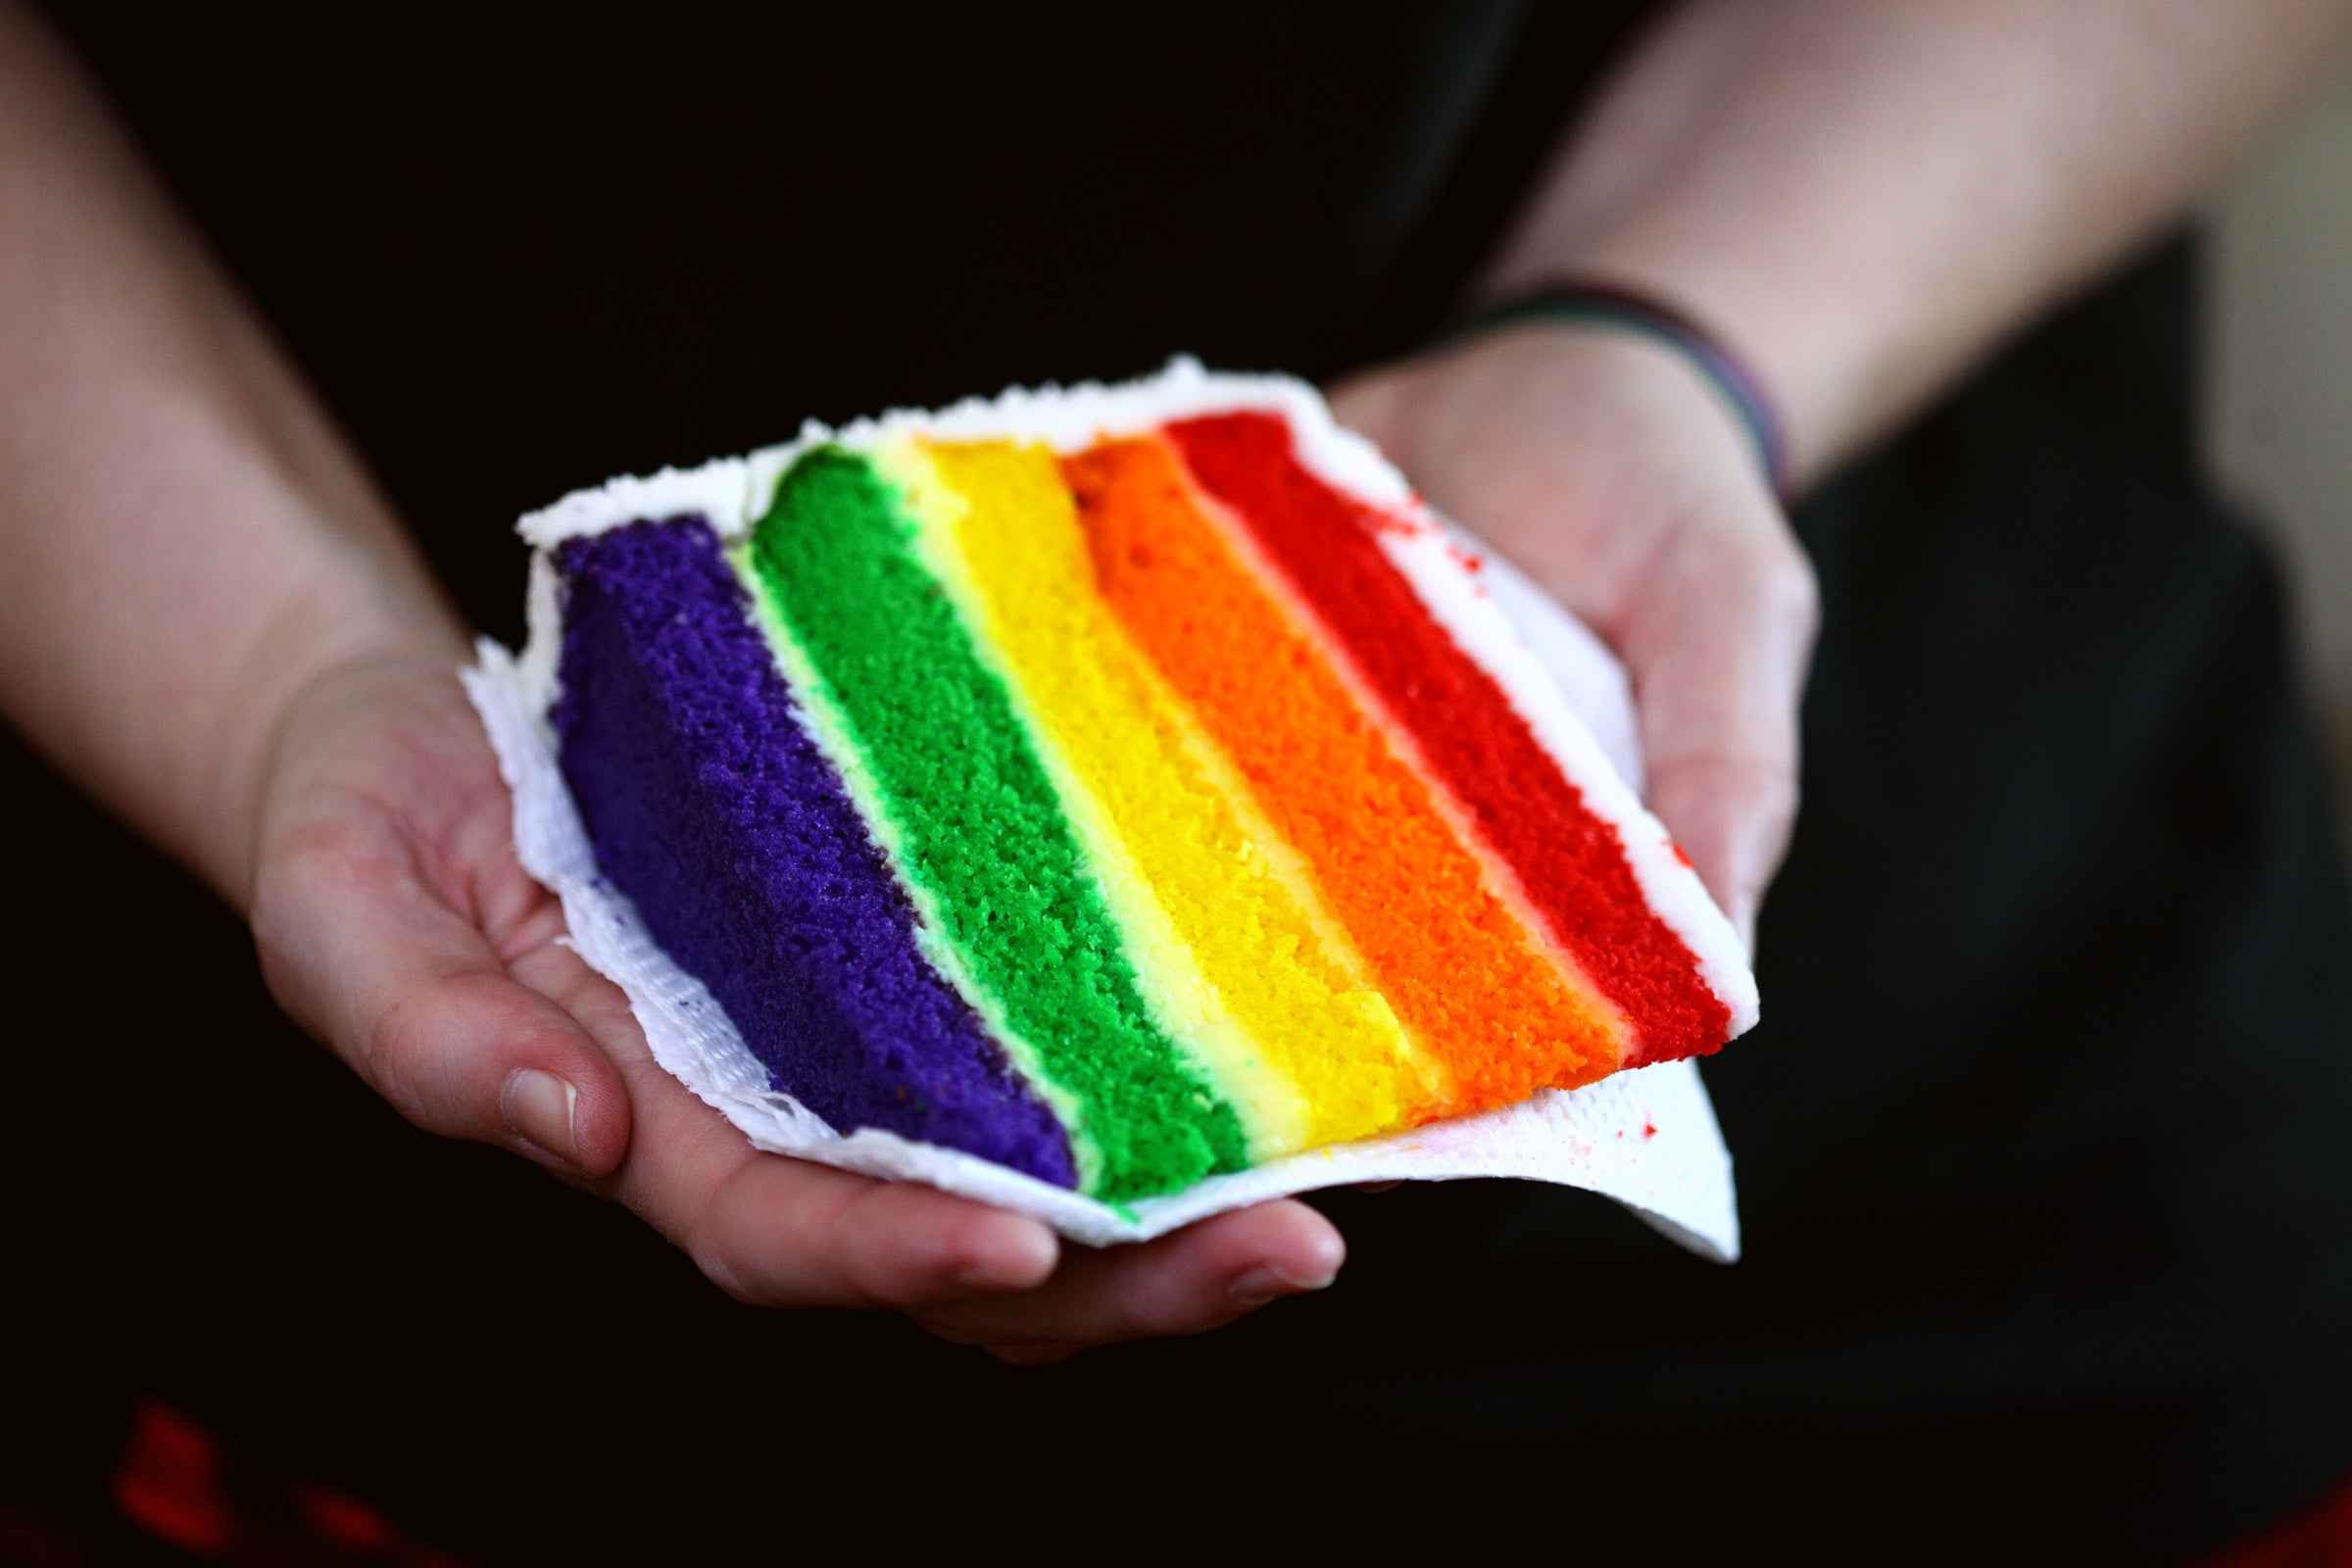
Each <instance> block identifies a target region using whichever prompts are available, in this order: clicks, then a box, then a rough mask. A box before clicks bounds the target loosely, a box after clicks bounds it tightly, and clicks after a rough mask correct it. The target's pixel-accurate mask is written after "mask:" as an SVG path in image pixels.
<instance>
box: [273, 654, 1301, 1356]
mask: <svg viewBox="0 0 2352 1568" xmlns="http://www.w3.org/2000/svg"><path fill="white" fill-rule="evenodd" d="M457 659H458V656H457V653H456V645H455V643H454V641H453V642H450V643H448V644H435V645H431V646H428V647H427V648H424V649H422V650H419V651H418V652H417V653H415V654H409V655H402V656H399V657H388V658H384V659H380V660H374V661H368V662H357V663H350V664H345V665H343V666H341V667H339V668H337V669H335V670H332V671H330V672H328V673H327V674H325V675H324V676H322V677H320V678H319V679H318V680H316V681H313V682H312V683H310V684H309V685H308V686H307V687H306V688H305V690H304V691H303V692H302V694H301V695H300V696H299V697H298V698H297V699H296V700H295V701H294V702H293V703H292V704H291V706H290V707H289V708H288V710H287V711H286V712H285V714H284V717H283V719H282V721H281V722H280V723H279V724H278V725H277V726H276V732H275V739H274V744H273V745H272V747H271V750H270V756H269V758H268V759H267V760H266V763H265V764H264V766H263V767H262V769H261V776H262V779H263V784H262V787H261V790H260V793H259V804H258V807H257V813H256V824H255V832H254V840H255V845H256V848H255V851H254V862H255V863H254V871H253V877H252V881H251V884H250V885H251V887H252V889H253V896H252V921H253V930H254V935H255V939H256V942H257V944H258V946H259V948H260V951H261V955H262V962H263V968H264V972H265V974H266V976H267V978H268V980H269V983H270V991H271V993H272V994H273V995H274V996H275V997H276V998H277V1000H278V1001H279V1003H280V1004H281V1005H284V1007H285V1008H286V1010H287V1011H288V1012H289V1013H291V1014H292V1015H293V1016H294V1017H295V1019H296V1020H297V1021H299V1022H301V1023H302V1024H303V1025H305V1026H306V1027H307V1028H309V1029H310V1030H311V1031H312V1032H313V1033H314V1034H316V1035H317V1036H318V1037H319V1039H321V1040H323V1041H325V1042H326V1043H327V1044H328V1045H329V1046H330V1047H331V1048H332V1049H333V1050H334V1051H335V1052H336V1053H337V1054H339V1055H341V1056H342V1057H343V1059H344V1060H345V1061H347V1062H348V1063H349V1064H350V1065H351V1066H352V1068H353V1069H354V1070H355V1071H357V1072H358V1073H360V1075H361V1076H362V1077H364V1078H365V1079H367V1080H368V1083H370V1084H371V1085H373V1086H374V1087H375V1089H376V1090H377V1091H378V1092H379V1093H381V1094H382V1095H383V1096H384V1098H385V1099H387V1100H389V1101H390V1102H391V1103H393V1104H394V1105H395V1106H397V1107H399V1109H400V1110H401V1112H402V1113H403V1114H405V1115H406V1116H408V1118H409V1119H410V1120H411V1121H414V1122H415V1123H417V1125H418V1126H420V1127H423V1128H425V1129H426V1130H427V1131H430V1132H435V1133H439V1134H441V1135H443V1136H445V1137H452V1138H466V1139H473V1140H478V1141H480V1142H484V1143H492V1144H499V1145H502V1146H504V1147H506V1148H509V1149H512V1150H514V1151H515V1152H517V1153H520V1154H522V1155H524V1156H526V1157H528V1158H531V1159H534V1160H536V1161H538V1162H539V1163H541V1164H543V1165H545V1166H547V1167H549V1168H550V1169H552V1170H554V1171H555V1172H556V1173H557V1174H559V1175H561V1176H563V1177H564V1178H565V1179H567V1180H570V1181H572V1182H575V1183H577V1184H580V1185H584V1186H587V1187H589V1188H591V1189H593V1190H594V1191H596V1192H599V1193H601V1194H603V1195H605V1196H607V1197H610V1198H613V1199H616V1200H618V1201H621V1202H623V1203H626V1204H627V1205H628V1206H629V1207H630V1208H631V1209H633V1210H634V1211H635V1212H636V1213H637V1214H639V1215H640V1216H642V1217H643V1218H644V1219H645V1220H646V1221H647V1222H648V1223H650V1224H652V1225H653V1226H654V1227H655V1228H656V1229H658V1230H660V1231H661V1232H662V1234H663V1235H664V1236H667V1237H668V1238H669V1239H670V1240H671V1241H673V1242H675V1243H676V1244H677V1245H678V1246H679V1247H681V1248H683V1249H684V1250H686V1251H687V1252H688V1253H689V1254H690V1255H692V1256H693V1258H694V1259H695V1261H696V1262H697V1263H698V1264H700V1265H701V1267H702V1269H703V1272H704V1273H705V1274H707V1275H708V1276H709V1277H710V1278H711V1280H712V1281H713V1282H714V1283H715V1284H717V1285H718V1286H719V1287H720V1288H721V1289H723V1290H725V1291H726V1292H727V1293H728V1294H729V1295H731V1296H734V1297H735V1298H737V1299H741V1300H744V1301H749V1302H753V1303H756V1304H760V1305H768V1306H787V1307H791V1306H834V1307H841V1306H852V1307H886V1308H897V1309H900V1310H903V1311H907V1312H910V1313H912V1314H914V1315H915V1316H916V1317H917V1318H918V1319H919V1320H920V1321H922V1322H923V1323H925V1324H926V1325H927V1326H929V1327H930V1328H932V1329H933V1330H934V1331H935V1332H937V1333H939V1334H941V1335H943V1336H945V1337H947V1338H950V1339H954V1340H957V1341H960V1342H963V1343H968V1344H975V1345H981V1346H984V1347H986V1348H988V1349H990V1350H991V1351H992V1352H993V1353H995V1354H997V1355H999V1356H1001V1357H1003V1358H1005V1359H1007V1360H1013V1361H1043V1360H1052V1359H1056V1358H1058V1357H1060V1356H1063V1355H1067V1354H1070V1353H1072V1352H1074V1351H1076V1350H1078V1349H1082V1348H1086V1347H1088V1346H1092V1345H1099V1344H1103V1343H1107V1342H1110V1341H1116V1340H1127V1339H1138V1338H1146V1337H1153V1336H1163V1335H1175V1334H1195V1333H1200V1332H1201V1331H1203V1330H1207V1329H1212V1328H1216V1327H1218V1326H1219V1325H1221V1324H1224V1323H1227V1322H1230V1321H1231V1320H1232V1319H1234V1318H1237V1317H1239V1316H1241V1315H1243V1314H1244V1313H1246V1312H1248V1311H1250V1310H1251V1309H1253V1308H1255V1307H1257V1306H1260V1305H1263V1304H1265V1303H1266V1302H1268V1301H1271V1300H1274V1299H1277V1298H1279V1297H1282V1296H1286V1295H1291V1294H1294V1293H1296V1292H1299V1291H1303V1290H1313V1289H1317V1288H1320V1287H1321V1286H1323V1285H1325V1284H1328V1283H1329V1282H1330V1281H1331V1279H1332V1277H1333V1276H1334V1275H1335V1274H1336V1273H1337V1272H1338V1269H1339V1266H1340V1263H1341V1260H1342V1258H1343V1256H1344V1253H1345V1249H1344V1248H1343V1246H1342V1244H1341V1241H1340V1237H1339V1233H1338V1232H1337V1231H1336V1230H1334V1229H1333V1228H1332V1226H1331V1224H1330V1223H1329V1222H1328V1221H1326V1220H1325V1219H1324V1218H1323V1217H1322V1216H1321V1215H1319V1214H1317V1213H1316V1212H1315V1211H1314V1210H1313V1209H1311V1208H1308V1207H1307V1206H1306V1205H1304V1204H1302V1203H1297V1202H1288V1201H1285V1202H1273V1203H1265V1204H1260V1205H1258V1206H1257V1207H1255V1208H1250V1209H1244V1210H1239V1211H1236V1212H1232V1213H1227V1214H1222V1215H1218V1216H1216V1217H1215V1218H1212V1219H1208V1220H1204V1221H1202V1222H1201V1223H1200V1224H1198V1225H1195V1226H1192V1227H1190V1228H1189V1229H1186V1230H1184V1231H1180V1232H1178V1233H1176V1234H1174V1235H1171V1236H1166V1237H1162V1238H1160V1239H1159V1240H1157V1241H1155V1242H1152V1243H1148V1244H1144V1245H1140V1246H1130V1247H1120V1248H1113V1249H1107V1250H1100V1251H1097V1250H1089V1249H1083V1248H1071V1249H1067V1250H1065V1249H1063V1248H1062V1247H1061V1246H1060V1245H1059V1243H1058V1242H1057V1240H1056V1238H1055V1237H1054V1233H1053V1232H1052V1231H1051V1230H1049V1229H1048V1228H1047V1227H1045V1226H1044V1225H1042V1224H1040V1223H1038V1222H1037V1221H1035V1220H1032V1219H1026V1218H1023V1217H1021V1216H1019V1215H1015V1214H1009V1213H1005V1212H1003V1211H1001V1210H997V1209H993V1208H990V1207H988V1206H986V1205H984V1204H981V1203H977V1202H973V1201H968V1200H965V1199H961V1198H956V1197H952V1196H950V1195H949V1194H946V1193H943V1192H940V1191H938V1190H937V1189H935V1188H931V1187H926V1186H922V1185H920V1184H917V1183H910V1182H882V1181H874V1180H871V1179H869V1178H866V1177H862V1176H856V1175H851V1174H849V1173H847V1172H844V1171H838V1170H833V1169H831V1168H829V1167H826V1166H823V1165H816V1164H811V1163H809V1162H807V1161H804V1160H797V1159H787V1158H784V1157H782V1156H779V1155H775V1154H764V1153H761V1152H759V1151H757V1150H755V1149H753V1148H752V1147H751V1145H750V1144H749V1143H748V1142H747V1141H746V1140H745V1138H744V1136H743V1134H742V1133H740V1132H738V1131H737V1130H736V1129H735V1128H734V1127H733V1126H732V1125H731V1124H730V1123H728V1122H727V1121H726V1120H725V1119H724V1118H723V1117H721V1116H720V1115H719V1114H718V1112H716V1111H715V1110H712V1109H711V1107H710V1106H709V1105H706V1104H704V1103H702V1102H701V1101H700V1100H698V1099H696V1098H695V1097H694V1095H693V1094H691V1093H690V1092H689V1091H688V1090H687V1089H686V1087H685V1086H684V1085H683V1084H681V1083H679V1082H678V1081H677V1080H676V1079H675V1078H672V1077H671V1076H670V1075H669V1074H668V1073H667V1072H665V1071H664V1070H662V1067H661V1066H660V1065H659V1064H658V1063H657V1062H656V1061H655V1060H654V1059H653V1056H652V1054H651V1052H650V1051H649V1050H648V1049H647V1047H646V1043H645V1036H644V1033H643V1032H642V1031H641V1030H640V1029H639V1028H638V1026H637V1022H636V1019H635V1017H634V1016H633V1015H632V1014H631V1013H630V1011H629V1007H628V1004H627V1002H626V1000H625V999H624V998H623V997H622V996H621V994H620V992H619V991H618V990H617V989H616V988H615V987H614V986H613V984H612V983H611V982H610V981H608V980H606V979H604V978H603V977H602V976H600V975H598V974H596V973H595V972H594V971H593V970H591V969H590V968H589V967H588V966H587V964H586V963H585V962H584V961H583V960H582V959H581V958H580V956H579V955H578V954H576V953H574V952H573V951H572V950H571V949H570V948H569V947H568V946H566V945H565V944H564V942H563V940H562V939H563V936H564V915H563V909H562V907H561V906H560V905H559V904H558V903H557V901H556V899H555V897H554V895H552V894H550V893H549V892H548V891H547V890H546V889H545V888H543V887H541V886H540V885H539V884H538V883H537V882H535V881H533V880H532V878H531V877H530V875H529V874H528V873H526V872H525V871H524V870H523V869H522V866H521V864H520V863H519V862H518V861H517V860H516V859H515V850H514V844H513V836H512V811H513V807H512V803H511V801H510V799H509V796H508V793H507V789H506V785H505V784H504V782H503V781H502V780H501V779H500V777H499V772H498V765H497V761H496V760H495V758H494V757H493V756H492V755H491V752H490V747H489V743H488V741H487V740H486V738H485V737H484V736H483V733H482V728H481V724H480V722H479V721H478V720H477V719H476V718H475V716H474V713H473V711H472V709H471V708H470V707H468V706H467V704H466V699H465V696H464V694H463V693H462V692H461V690H460V688H459V686H458V682H457V678H456V665H457Z"/></svg>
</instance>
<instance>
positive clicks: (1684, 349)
mask: <svg viewBox="0 0 2352 1568" xmlns="http://www.w3.org/2000/svg"><path fill="white" fill-rule="evenodd" d="M1514 321H1597V322H1601V323H1604V324H1606V325H1610V326H1621V327H1624V328H1626V329H1627V330H1629V331H1633V332H1637V333H1640V334H1641V335H1642V336H1643V337H1646V338H1649V339H1650V340H1651V341H1653V342H1657V343H1663V344H1665V345H1666V346H1667V347H1668V348H1671V349H1673V350H1675V351H1676V352H1677V353H1679V354H1681V355H1682V357H1683V358H1684V359H1685V360H1687V361H1689V362H1690V364H1691V366H1692V367H1693V368H1696V369H1697V371H1698V372H1699V374H1700V375H1701V376H1703V377H1705V378H1706V380H1707V382H1708V383H1709V384H1710V385H1712V386H1713V387H1714V388H1715V390H1716V391H1717V392H1719V393H1721V394H1722V396H1723V400H1724V401H1725V402H1726V403H1729V404H1730V405H1731V406H1732V412H1733V413H1735V414H1736V415H1738V416H1739V417H1740V423H1741V424H1743V425H1745V426H1746V427H1747V434H1748V438H1749V439H1750V440H1751V441H1753V442H1754V443H1755V447H1756V456H1757V458H1758V459H1759V460H1760V461H1761V462H1762V464H1763V465H1764V477H1765V479H1766V480H1767V482H1769V483H1770V484H1771V486H1772V493H1773V494H1774V495H1775V496H1778V497H1779V498H1781V500H1783V501H1784V502H1786V501H1787V500H1788V499H1789V444H1788V439H1787V437H1786V436H1784V435H1783V434H1782V427H1781V420H1780V416H1779V415H1778V414H1777V413H1775V412H1774V409H1773V405H1772V398H1771V396H1770V395H1769V394H1768V393H1766V392H1765V390H1764V384H1763V383H1762V382H1761V381H1759V380H1757V379H1756V378H1755V376H1754V375H1752V374H1750V373H1749V371H1748V368H1747V367H1746V366H1744V365H1742V364H1741V363H1740V360H1739V359H1738V357H1737V356H1735V355H1734V354H1733V353H1732V352H1731V350H1729V349H1727V348H1725V347H1724V346H1723V345H1722V344H1721V343H1720V342H1718V341H1716V339H1715V337H1714V335H1713V334H1712V333H1710V332H1708V331H1707V330H1706V329H1705V328H1703V327H1701V326H1700V325H1699V324H1698V323H1697V322H1695V321H1693V320H1691V319H1690V318H1689V317H1688V316H1685V315H1684V314H1683V313H1682V312H1680V311H1678V310H1676V309H1675V308H1674V307H1673V306H1671V305H1667V304H1665V303H1663V302H1662V301H1659V300H1655V299H1652V298H1650V297H1649V296H1648V295H1645V294H1641V293H1637V292H1635V291H1634V290H1632V289H1626V288H1619V287H1616V286H1614V285H1612V284H1608V283H1553V284H1547V285H1545V286H1544V287H1542V288H1535V289H1529V290H1527V291H1525V292H1523V293H1518V294H1511V295H1506V296H1505V297H1504V298H1502V299H1499V300H1496V301H1495V302H1494V303H1493V304H1491V305H1486V306H1482V307H1480V308H1479V309H1478V310H1476V311H1473V312H1472V313H1471V314H1470V315H1469V317H1468V318H1467V319H1464V320H1463V321H1462V322H1461V323H1460V324H1459V325H1457V326H1455V327H1453V328H1452V329H1451V330H1450V331H1448V332H1446V334H1445V336H1444V337H1443V338H1442V339H1441V340H1440V341H1448V340H1451V339H1454V338H1460V337H1466V336H1468V335H1470V334H1471V333H1473V332H1484V331H1487V330H1489V329H1490V328H1493V327H1497V326H1502V325H1505V324H1507V323H1510V322H1514Z"/></svg>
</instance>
